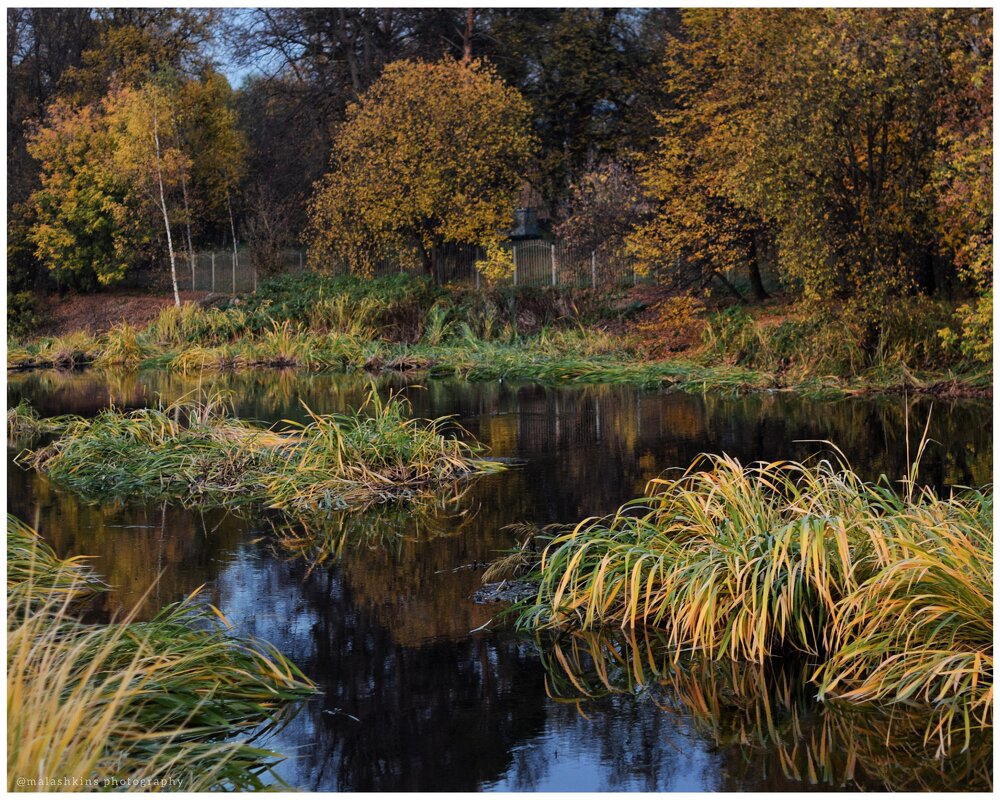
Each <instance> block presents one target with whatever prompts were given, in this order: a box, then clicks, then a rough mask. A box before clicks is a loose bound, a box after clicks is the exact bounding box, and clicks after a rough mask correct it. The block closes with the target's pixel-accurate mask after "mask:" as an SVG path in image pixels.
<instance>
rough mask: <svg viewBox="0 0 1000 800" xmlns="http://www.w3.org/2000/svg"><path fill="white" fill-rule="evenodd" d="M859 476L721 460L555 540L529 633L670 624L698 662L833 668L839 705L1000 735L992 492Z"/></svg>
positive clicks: (944, 734)
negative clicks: (997, 723) (799, 662)
mask: <svg viewBox="0 0 1000 800" xmlns="http://www.w3.org/2000/svg"><path fill="white" fill-rule="evenodd" d="M904 487H905V491H903V492H899V491H897V490H896V489H895V488H894V487H892V486H889V485H887V484H884V483H883V484H878V485H873V484H868V483H864V482H862V481H861V480H860V479H859V478H858V477H857V476H856V475H855V474H854V473H853V472H852V471H851V470H850V469H849V468H848V467H846V466H845V465H843V464H834V463H831V462H827V461H821V462H818V463H816V464H814V465H807V464H801V463H790V462H778V463H760V464H754V465H751V466H749V467H744V466H742V465H741V464H739V463H738V462H736V461H734V460H733V459H730V458H728V457H704V458H703V459H702V460H701V461H699V462H696V463H695V464H694V465H693V466H692V467H691V468H690V469H688V470H687V471H686V472H685V473H684V474H683V475H682V476H680V477H679V478H676V479H672V480H666V479H658V480H655V481H653V482H652V483H651V484H650V486H649V493H648V494H649V496H648V497H646V498H643V499H640V500H636V501H633V502H631V503H629V504H627V505H625V506H623V507H622V508H621V509H619V510H618V512H616V513H615V514H614V515H612V516H610V517H607V518H601V519H597V518H591V519H587V520H584V521H583V522H581V523H580V524H579V525H576V526H575V527H572V528H570V529H566V530H564V531H563V532H561V533H559V534H557V535H555V536H554V538H552V539H551V541H550V542H549V543H548V545H547V547H545V549H544V551H543V552H542V555H541V559H540V562H539V563H538V566H537V573H536V576H537V578H538V581H539V590H538V595H537V598H536V600H535V601H534V602H533V603H532V604H530V605H528V606H527V607H525V608H523V609H522V611H521V615H520V618H519V624H520V625H521V626H523V627H529V628H546V627H570V628H576V629H582V630H594V629H599V628H601V627H602V626H615V627H621V628H626V629H637V628H640V627H644V626H648V627H652V628H656V629H658V630H661V631H662V632H663V633H664V635H665V636H666V638H667V641H668V643H669V645H670V648H671V650H672V651H673V652H674V653H675V654H676V657H677V658H680V657H681V656H682V655H684V654H697V655H699V656H701V657H705V658H708V659H710V660H720V659H732V660H746V661H752V662H756V663H763V662H764V661H766V660H768V659H770V658H772V657H776V656H784V655H787V654H789V653H799V654H806V655H807V656H808V657H809V658H810V659H811V660H813V662H814V663H816V664H818V665H820V666H819V668H818V669H817V672H816V676H815V680H816V683H817V685H818V687H819V692H820V695H821V696H823V697H843V698H850V699H854V700H872V701H878V702H883V703H903V704H916V705H919V706H921V707H925V708H931V709H933V710H934V712H935V722H934V725H933V726H932V727H931V729H930V730H928V736H934V737H937V738H939V739H940V740H941V741H944V742H950V741H951V739H952V737H953V736H956V735H960V736H964V737H966V738H967V737H968V736H969V735H970V732H971V731H972V730H974V729H984V728H989V727H991V726H992V699H993V679H992V675H993V626H992V618H993V588H992V575H993V530H992V507H993V502H992V491H983V492H971V491H970V492H966V493H963V494H961V495H955V496H952V497H948V498H940V497H938V496H936V495H935V494H934V493H933V492H931V491H930V490H927V489H924V490H921V491H916V490H915V489H914V486H913V482H912V476H911V478H910V479H909V480H908V481H907V482H905V484H904Z"/></svg>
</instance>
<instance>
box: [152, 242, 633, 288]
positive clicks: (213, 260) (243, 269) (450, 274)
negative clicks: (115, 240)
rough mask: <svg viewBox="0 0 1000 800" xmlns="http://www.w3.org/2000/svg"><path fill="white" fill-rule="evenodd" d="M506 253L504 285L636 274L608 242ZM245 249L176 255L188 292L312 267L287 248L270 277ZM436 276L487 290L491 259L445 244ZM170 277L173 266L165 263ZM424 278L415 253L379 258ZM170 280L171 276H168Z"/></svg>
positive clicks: (517, 247) (621, 281) (624, 279)
mask: <svg viewBox="0 0 1000 800" xmlns="http://www.w3.org/2000/svg"><path fill="white" fill-rule="evenodd" d="M504 247H505V249H507V250H508V252H510V254H511V259H512V260H513V262H514V271H513V274H512V275H511V276H510V277H508V278H506V279H504V280H502V281H500V283H501V284H506V285H514V286H563V287H578V288H582V287H590V288H595V289H597V288H609V287H617V286H629V285H632V284H634V283H635V282H636V280H637V276H636V272H635V265H634V263H633V260H632V258H631V257H630V256H629V255H628V253H626V252H625V248H624V246H623V244H622V243H620V242H609V243H607V244H605V245H604V246H602V247H600V248H598V249H596V250H589V249H586V248H581V247H574V246H572V245H570V244H568V243H567V242H563V241H559V240H550V239H527V240H520V241H512V242H507V243H505V245H504ZM255 255H256V254H255V253H253V252H252V251H251V249H250V248H248V247H246V246H240V247H239V248H237V250H236V251H235V253H234V251H233V250H232V249H228V250H209V251H201V252H197V253H195V254H194V259H193V261H192V259H191V257H190V256H189V255H188V254H187V253H177V278H178V283H179V285H180V288H181V289H182V290H183V291H188V290H190V291H196V292H212V293H217V294H237V293H242V292H250V291H254V290H255V289H256V288H257V285H258V282H260V281H263V280H265V279H266V278H267V277H269V276H271V275H280V274H287V273H300V272H304V271H306V270H308V269H310V267H309V265H308V262H307V256H306V252H305V250H302V249H288V250H282V251H280V252H279V253H277V254H270V256H269V257H268V259H267V263H268V264H269V265H270V268H269V269H268V270H267V273H266V274H265V272H264V270H262V269H261V268H260V267H259V263H260V262H261V261H262V260H263V259H261V258H257V257H255ZM431 257H432V258H433V260H434V272H435V275H436V277H437V280H438V282H440V283H443V284H459V285H466V286H476V287H477V288H478V287H480V286H484V285H485V284H486V279H485V278H484V277H483V276H482V275H481V273H480V271H479V269H478V268H477V262H479V261H481V260H483V259H484V258H485V257H486V253H485V251H484V250H483V248H481V247H477V246H475V245H464V244H446V245H444V246H442V247H437V248H435V249H434V251H433V252H432V255H431ZM164 266H165V267H166V269H165V270H164V272H165V274H167V275H169V265H168V264H164ZM322 271H323V272H326V273H330V274H334V275H344V274H350V273H352V272H358V271H359V270H356V269H352V265H351V264H349V263H347V262H333V263H328V264H324V265H323V266H322ZM407 272H408V273H413V274H422V272H423V265H422V264H421V263H420V262H419V260H417V259H415V258H414V257H413V256H412V254H408V253H400V252H387V253H383V254H379V255H378V256H377V257H376V258H375V260H374V269H373V273H374V274H375V275H376V276H382V275H391V274H396V273H407ZM168 280H169V278H168Z"/></svg>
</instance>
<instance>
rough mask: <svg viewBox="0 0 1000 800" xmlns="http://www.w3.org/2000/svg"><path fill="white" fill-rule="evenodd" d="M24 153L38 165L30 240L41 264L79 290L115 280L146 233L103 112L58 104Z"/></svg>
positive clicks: (120, 276) (118, 278)
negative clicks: (118, 163) (114, 159)
mask: <svg viewBox="0 0 1000 800" xmlns="http://www.w3.org/2000/svg"><path fill="white" fill-rule="evenodd" d="M28 149H29V152H30V154H31V156H32V157H33V158H34V159H36V160H37V161H38V162H39V164H40V165H41V186H40V188H39V189H38V190H37V191H35V193H34V194H33V196H32V198H31V204H32V207H33V210H34V213H33V217H34V222H33V225H32V226H31V230H30V233H29V237H30V240H31V242H32V243H33V245H34V248H35V255H36V257H37V258H38V260H39V262H40V263H42V264H43V265H45V266H46V267H47V268H48V269H49V270H50V271H51V272H52V273H53V274H54V275H55V276H56V277H57V278H58V279H60V280H61V281H63V282H65V281H67V280H75V282H76V283H77V285H79V286H83V287H88V286H92V285H93V284H94V283H100V284H107V283H112V282H114V281H116V280H120V279H121V278H122V277H124V275H125V271H126V269H128V267H129V266H130V264H131V263H132V262H133V260H134V259H135V257H136V253H137V250H138V249H139V248H140V247H141V245H142V243H143V240H144V238H145V231H144V227H143V226H142V225H141V223H140V222H139V220H138V217H137V214H136V210H137V209H136V206H135V203H134V198H133V196H132V194H131V191H130V186H129V183H128V180H127V179H126V177H125V176H124V175H123V174H122V173H121V172H119V171H118V170H116V169H115V167H114V164H113V163H112V152H113V138H112V134H111V130H110V128H109V125H108V119H107V115H106V114H105V109H104V107H103V106H101V105H100V104H94V105H88V106H84V107H82V108H74V107H72V106H71V105H70V104H68V103H66V102H63V101H57V102H55V103H54V104H53V105H52V106H51V107H50V108H49V111H48V123H47V124H46V125H45V126H42V127H39V128H38V129H36V131H35V132H34V134H33V136H32V137H31V139H30V141H29V144H28Z"/></svg>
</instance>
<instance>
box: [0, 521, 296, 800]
mask: <svg viewBox="0 0 1000 800" xmlns="http://www.w3.org/2000/svg"><path fill="white" fill-rule="evenodd" d="M8 528H9V530H10V531H11V532H13V534H14V536H13V537H12V538H10V537H9V538H8V550H7V557H8V561H9V562H13V563H16V564H21V565H22V568H20V569H19V570H18V571H17V572H15V573H13V574H12V573H8V587H7V588H8V615H7V732H8V736H7V781H8V789H9V790H18V789H20V790H24V789H25V788H27V789H28V790H39V791H52V790H59V789H62V790H68V791H73V790H77V791H79V790H86V789H90V790H93V789H97V788H104V789H107V788H112V789H114V788H118V789H121V788H126V789H131V790H137V789H143V788H145V789H150V788H153V789H156V788H166V789H173V790H186V791H198V790H202V791H204V790H218V789H260V788H264V786H265V785H266V784H267V783H269V782H270V780H269V771H270V770H271V768H272V767H273V765H274V764H275V763H276V762H277V760H278V759H279V758H280V757H279V756H277V755H276V754H274V753H270V752H268V751H266V750H262V749H260V748H259V747H256V746H254V745H253V743H252V741H251V740H248V739H247V738H245V735H246V734H250V733H261V732H263V730H265V729H267V728H268V727H273V726H274V725H276V724H278V723H279V722H280V721H281V718H282V711H283V709H284V708H285V706H286V704H287V703H288V702H289V701H292V700H295V699H297V698H301V697H303V696H305V695H306V694H308V693H310V692H311V691H312V690H313V689H312V685H311V684H310V683H309V681H308V680H307V679H306V678H304V676H302V674H301V673H300V672H299V671H298V669H297V668H296V667H295V666H294V665H293V664H291V663H290V662H289V661H287V660H286V659H285V658H284V657H283V656H281V654H279V653H278V652H277V651H275V650H274V649H273V648H272V647H271V646H270V645H267V644H265V643H262V642H258V641H254V640H250V639H240V638H235V637H233V636H230V635H229V633H228V632H227V623H226V622H225V619H224V617H222V615H221V613H219V612H218V611H216V610H215V609H213V608H212V607H210V606H206V605H204V604H201V603H199V602H197V600H196V597H195V595H192V596H190V597H189V598H187V599H186V600H185V601H183V602H181V603H178V604H176V605H172V606H169V607H167V608H166V609H164V610H163V611H161V612H160V613H159V614H158V615H157V616H156V617H155V618H154V619H152V620H151V621H149V622H137V621H135V619H134V618H133V617H131V616H130V617H128V618H126V619H125V620H123V621H120V622H113V623H111V624H108V625H90V624H85V623H83V622H81V621H80V619H79V617H78V615H77V613H76V608H77V606H76V602H75V601H77V600H79V597H80V587H84V588H87V589H92V588H93V586H92V584H91V583H90V582H89V581H88V579H87V578H86V577H85V576H83V575H82V574H81V571H80V566H79V564H78V563H76V562H74V561H69V562H63V561H59V560H58V559H57V558H55V556H54V554H52V552H51V551H50V550H49V549H48V548H46V547H45V546H44V545H43V544H42V543H41V541H40V540H39V539H38V537H37V534H35V533H34V532H33V531H31V530H30V529H29V528H27V527H26V526H24V525H23V524H21V523H20V522H18V521H16V520H14V519H12V518H8ZM12 540H13V542H14V544H13V546H12V544H11V542H12ZM262 726H263V728H262ZM238 734H244V738H235V737H237V735H238ZM21 780H23V781H25V783H19V782H20V781H21ZM56 781H58V783H56ZM32 782H33V783H32ZM87 782H89V783H87ZM161 782H162V783H161Z"/></svg>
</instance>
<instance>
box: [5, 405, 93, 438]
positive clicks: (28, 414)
mask: <svg viewBox="0 0 1000 800" xmlns="http://www.w3.org/2000/svg"><path fill="white" fill-rule="evenodd" d="M77 419H78V417H75V416H73V415H64V416H59V417H46V418H44V419H43V418H42V417H39V416H38V412H37V411H35V409H33V408H32V407H31V404H30V403H28V401H27V400H21V401H20V402H19V403H18V404H17V405H16V406H11V407H10V408H8V409H7V446H8V447H17V446H19V445H21V444H24V443H25V442H29V441H31V440H32V439H34V438H35V437H36V436H41V435H43V434H46V433H58V432H59V431H62V430H65V429H66V428H67V427H68V426H69V425H70V424H71V423H72V422H74V421H75V420H77Z"/></svg>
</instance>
